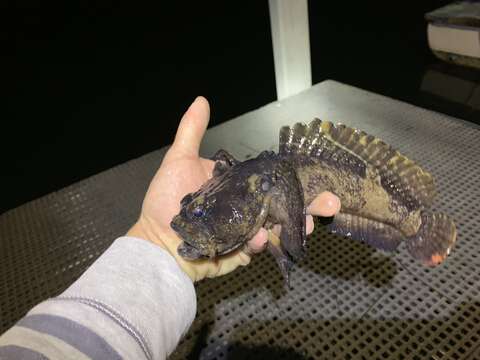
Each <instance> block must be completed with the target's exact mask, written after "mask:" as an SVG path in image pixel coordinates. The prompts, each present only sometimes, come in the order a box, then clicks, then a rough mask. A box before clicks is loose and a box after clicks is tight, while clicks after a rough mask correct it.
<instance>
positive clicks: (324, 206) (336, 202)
mask: <svg viewBox="0 0 480 360" xmlns="http://www.w3.org/2000/svg"><path fill="white" fill-rule="evenodd" d="M340 207H341V204H340V199H339V198H338V196H336V195H333V194H332V193H331V192H329V191H325V192H323V193H321V194H320V195H318V196H317V197H316V198H315V200H313V201H312V203H311V204H310V205H309V206H308V208H307V213H309V214H312V215H317V216H333V215H335V214H336V213H338V212H339V211H340Z"/></svg>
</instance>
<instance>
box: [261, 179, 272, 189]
mask: <svg viewBox="0 0 480 360" xmlns="http://www.w3.org/2000/svg"><path fill="white" fill-rule="evenodd" d="M270 187H271V184H270V182H268V181H263V182H262V191H268V190H270Z"/></svg>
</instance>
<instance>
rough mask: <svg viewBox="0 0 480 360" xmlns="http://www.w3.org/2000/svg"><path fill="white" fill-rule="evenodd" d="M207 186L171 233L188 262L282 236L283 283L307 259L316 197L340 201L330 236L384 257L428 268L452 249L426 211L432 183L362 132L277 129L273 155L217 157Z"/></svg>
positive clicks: (450, 228)
mask: <svg viewBox="0 0 480 360" xmlns="http://www.w3.org/2000/svg"><path fill="white" fill-rule="evenodd" d="M212 160H214V161H215V167H214V170H213V176H212V178H211V179H209V180H208V181H207V182H206V183H204V184H203V185H202V186H201V187H200V189H199V190H198V191H196V192H193V193H190V194H187V195H186V196H185V197H184V198H183V199H182V200H181V203H180V208H181V210H180V212H179V214H178V215H176V216H174V218H173V219H172V222H171V224H170V225H171V227H172V229H173V230H175V231H176V233H177V234H178V235H179V237H180V238H181V239H182V240H183V241H182V243H181V244H180V245H179V247H178V249H177V252H178V254H179V255H180V256H182V257H183V258H185V259H187V260H195V259H201V258H210V259H214V258H216V257H218V256H222V255H225V254H228V253H230V252H232V251H234V250H236V249H241V248H242V247H245V246H246V242H247V241H248V240H250V239H251V238H252V237H253V236H254V235H255V234H256V233H257V232H258V231H259V230H260V228H261V227H264V228H266V229H269V230H271V229H272V228H273V227H274V226H275V225H276V224H278V225H280V226H281V232H280V236H279V237H276V236H272V237H269V241H268V243H267V249H268V251H269V252H270V253H271V254H272V255H273V257H274V258H275V260H276V262H277V264H278V266H279V269H280V271H281V273H282V274H283V276H284V278H285V280H286V281H287V283H288V281H289V273H290V271H291V269H292V266H293V265H294V264H295V263H296V262H298V261H300V260H301V259H303V258H304V257H305V255H306V237H307V236H306V220H305V219H306V218H305V215H306V208H307V207H308V206H309V205H310V204H311V203H312V201H313V200H314V199H315V198H316V197H317V196H318V195H319V194H320V193H322V192H324V191H330V192H332V193H333V194H335V195H337V196H338V197H339V199H340V201H341V210H340V212H339V213H337V214H336V215H335V216H334V217H333V219H331V222H330V223H329V224H328V225H327V228H328V230H329V231H330V232H332V233H335V234H338V235H340V236H345V237H349V238H352V239H355V240H359V241H362V242H364V243H366V244H368V245H370V246H372V247H374V248H377V249H380V250H383V251H395V250H396V249H397V248H398V246H399V245H400V244H401V243H402V242H405V243H406V247H407V250H408V252H409V253H410V255H411V256H412V257H413V258H415V259H417V260H418V261H420V262H421V263H422V264H424V265H426V266H436V265H438V264H440V263H442V262H443V261H444V260H445V259H446V258H447V256H448V255H449V254H450V252H451V250H452V248H453V246H454V244H455V242H456V234H457V231H456V226H455V223H454V221H453V220H452V219H451V218H450V217H449V216H448V215H446V214H444V213H441V212H432V211H431V210H430V208H431V206H432V202H433V199H434V198H435V195H436V189H435V182H434V179H433V176H432V175H431V174H430V173H429V172H427V171H425V170H424V169H422V168H421V167H420V166H419V165H417V164H416V163H415V162H414V161H412V160H410V159H408V158H407V157H405V156H404V155H402V154H401V153H400V152H398V151H397V150H395V149H394V148H393V147H391V146H390V145H388V144H387V143H385V142H384V141H382V140H380V139H379V138H377V137H375V136H373V135H369V134H367V133H365V132H364V131H361V130H358V129H354V128H351V127H348V126H346V125H343V124H336V125H335V124H333V123H332V122H329V121H322V120H320V119H318V118H316V119H314V120H313V121H311V122H310V123H309V124H304V123H296V124H295V125H293V126H291V127H289V126H284V127H282V128H281V129H280V133H279V149H278V152H274V151H263V152H262V153H260V154H259V155H258V156H257V157H256V158H253V159H249V160H246V161H239V160H237V159H235V158H234V157H233V156H232V155H231V154H229V153H228V152H227V151H225V150H223V149H220V150H219V151H218V152H217V153H216V154H215V155H214V156H213V157H212Z"/></svg>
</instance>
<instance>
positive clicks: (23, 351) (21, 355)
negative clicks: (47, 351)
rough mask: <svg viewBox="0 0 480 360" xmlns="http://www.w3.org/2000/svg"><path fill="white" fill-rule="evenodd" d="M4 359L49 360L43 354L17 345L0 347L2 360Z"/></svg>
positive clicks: (0, 358) (0, 359)
mask: <svg viewBox="0 0 480 360" xmlns="http://www.w3.org/2000/svg"><path fill="white" fill-rule="evenodd" d="M3 359H22V360H48V358H47V357H46V356H44V355H43V354H40V353H38V352H36V351H34V350H30V349H27V348H24V347H22V346H17V345H7V346H0V360H3Z"/></svg>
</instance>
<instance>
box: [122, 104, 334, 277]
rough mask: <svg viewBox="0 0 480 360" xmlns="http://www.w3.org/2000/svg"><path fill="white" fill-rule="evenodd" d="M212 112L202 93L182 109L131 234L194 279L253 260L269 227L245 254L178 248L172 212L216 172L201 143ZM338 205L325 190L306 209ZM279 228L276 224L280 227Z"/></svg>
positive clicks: (320, 211)
mask: <svg viewBox="0 0 480 360" xmlns="http://www.w3.org/2000/svg"><path fill="white" fill-rule="evenodd" d="M209 117H210V108H209V105H208V102H207V100H206V99H205V98H203V97H198V98H197V99H196V100H195V101H194V102H193V103H192V105H190V108H189V109H188V110H187V112H186V113H185V114H184V115H183V117H182V120H181V121H180V125H179V127H178V130H177V134H176V136H175V141H174V143H173V145H172V146H171V147H170V149H169V150H168V152H167V153H166V155H165V157H164V159H163V162H162V164H161V166H160V168H159V169H158V171H157V173H156V174H155V176H154V178H153V180H152V182H151V183H150V186H149V189H148V191H147V194H146V196H145V199H144V201H143V206H142V211H141V214H140V217H139V219H138V221H137V222H136V223H135V224H134V225H133V227H132V228H131V229H130V230H129V231H128V233H127V235H129V236H134V237H138V238H142V239H145V240H149V241H151V242H153V243H155V244H157V245H159V246H161V247H162V248H163V249H165V250H166V251H168V252H169V253H170V254H171V255H172V256H173V257H174V258H175V260H176V261H177V262H178V264H179V266H180V267H181V268H182V270H183V271H184V272H185V273H186V274H187V275H188V276H189V277H190V278H191V279H192V280H193V281H198V280H201V279H203V278H205V277H215V276H219V275H224V274H227V273H229V272H231V271H233V270H234V269H236V268H237V267H238V266H244V265H247V264H248V263H250V260H251V255H250V253H257V252H260V251H262V250H263V249H264V248H265V245H266V243H267V241H268V232H267V230H265V229H263V228H262V229H260V231H259V232H258V233H257V234H256V235H255V236H254V237H253V238H252V239H251V240H250V241H249V242H248V244H247V248H248V253H249V254H247V253H246V252H245V251H243V250H237V251H233V252H232V253H230V254H227V255H223V256H220V257H218V258H216V259H213V260H210V259H205V260H193V261H189V260H185V259H183V258H182V257H181V256H180V255H178V253H177V248H178V246H179V245H180V244H181V242H182V240H181V239H180V238H179V237H178V236H177V234H176V233H175V231H173V229H171V227H170V222H171V221H172V218H173V217H174V216H175V215H176V214H178V213H179V211H180V200H181V199H182V198H183V197H184V196H185V195H186V194H188V193H191V192H194V191H196V190H198V188H200V186H201V185H202V184H203V183H205V182H206V181H207V180H208V179H209V178H211V177H212V171H213V167H214V165H215V162H214V161H211V160H208V159H204V158H201V157H199V154H198V153H199V149H200V143H201V141H202V138H203V135H204V134H205V131H206V129H207V125H208V121H209ZM339 209H340V200H339V199H338V197H336V196H335V195H333V194H331V193H328V192H325V193H322V194H320V195H319V196H318V197H317V198H316V199H315V200H314V202H313V203H312V204H311V205H310V206H309V208H308V209H307V212H308V213H309V214H313V215H318V216H332V215H334V214H336V213H337V212H338V211H339ZM313 227H314V223H313V218H312V216H311V215H307V234H310V233H311V232H312V231H313ZM277 231H278V230H277Z"/></svg>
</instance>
